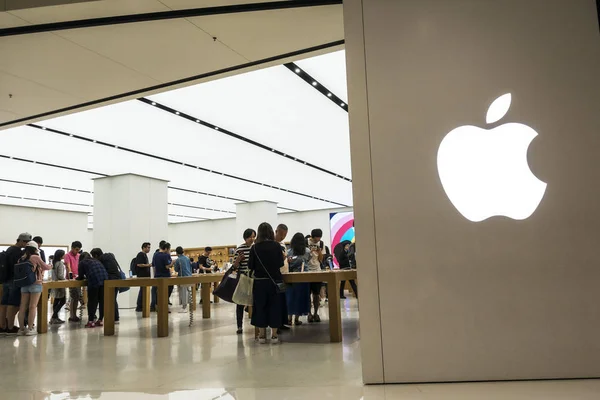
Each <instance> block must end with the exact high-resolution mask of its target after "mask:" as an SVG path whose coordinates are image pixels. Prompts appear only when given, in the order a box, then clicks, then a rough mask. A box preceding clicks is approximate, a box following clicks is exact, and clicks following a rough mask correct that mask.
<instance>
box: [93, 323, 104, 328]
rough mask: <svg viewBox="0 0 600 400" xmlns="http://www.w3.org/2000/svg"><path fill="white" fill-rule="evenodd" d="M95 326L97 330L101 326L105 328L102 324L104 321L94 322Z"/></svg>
mask: <svg viewBox="0 0 600 400" xmlns="http://www.w3.org/2000/svg"><path fill="white" fill-rule="evenodd" d="M94 326H95V327H96V328H97V327H99V326H104V324H103V323H102V321H96V322H94Z"/></svg>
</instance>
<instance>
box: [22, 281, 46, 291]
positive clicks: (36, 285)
mask: <svg viewBox="0 0 600 400" xmlns="http://www.w3.org/2000/svg"><path fill="white" fill-rule="evenodd" d="M21 293H42V285H41V284H39V283H34V284H33V285H29V286H25V287H22V288H21Z"/></svg>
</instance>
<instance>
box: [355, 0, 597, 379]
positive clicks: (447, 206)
mask: <svg viewBox="0 0 600 400" xmlns="http://www.w3.org/2000/svg"><path fill="white" fill-rule="evenodd" d="M344 27H345V30H346V32H345V33H346V35H345V36H346V56H347V67H348V81H349V84H348V89H349V111H350V134H351V146H352V169H353V171H352V172H353V173H352V175H353V185H354V189H355V190H354V211H355V217H356V230H357V233H356V236H357V251H358V252H357V257H358V260H357V261H358V281H359V286H360V291H361V300H360V301H361V304H360V311H361V315H360V323H361V351H362V362H363V376H364V380H365V382H366V383H382V382H385V383H396V382H432V381H434V382H435V381H475V380H503V379H545V378H586V377H598V376H600V347H599V346H598V340H600V339H599V338H600V319H599V318H598V316H599V315H600V302H599V301H598V282H600V268H598V246H597V243H598V241H599V240H598V232H597V229H596V228H595V225H596V222H597V221H599V220H600V207H598V198H599V197H600V185H598V184H597V182H598V177H599V171H600V158H599V157H598V148H599V143H600V142H599V136H598V135H599V132H600V111H599V110H600V74H599V73H598V72H599V71H600V34H599V31H598V16H597V11H596V2H595V1H594V0H578V1H559V0H527V1H520V0H495V1H478V0H453V1H440V0H419V1H416V0H413V1H390V0H368V1H367V0H345V1H344ZM505 93H511V95H512V104H511V105H510V108H508V112H507V113H506V115H505V116H504V117H503V118H502V119H500V120H499V121H496V120H495V119H494V118H489V119H488V118H486V113H487V111H488V107H489V106H490V104H491V103H492V101H493V100H494V99H496V98H497V97H499V96H501V95H503V94H505ZM500 111H506V108H505V109H502V110H500ZM499 114H502V113H499ZM499 116H501V115H499ZM488 121H489V123H488ZM509 123H520V124H525V125H527V126H529V127H531V129H533V130H535V131H536V132H537V133H538V135H537V137H535V138H533V135H531V136H530V137H524V136H523V135H525V136H527V135H528V134H530V133H531V132H532V131H531V130H528V129H522V128H518V127H515V125H506V124H509ZM465 125H471V126H476V127H480V129H479V130H477V129H476V128H467V130H463V132H462V134H463V136H464V139H465V141H464V142H463V143H459V142H460V141H461V137H460V135H458V136H455V137H454V139H453V140H455V142H454V145H456V146H454V147H453V148H452V149H451V150H450V152H452V151H455V153H456V154H450V153H444V155H445V156H447V157H446V158H445V159H444V160H445V161H450V164H453V165H445V166H444V165H442V168H444V171H446V172H449V173H453V172H456V170H455V169H453V168H452V167H453V166H457V165H462V164H461V163H462V162H463V161H466V162H468V161H469V160H471V159H473V158H474V159H476V160H477V162H476V163H473V164H470V165H469V168H465V169H462V170H459V172H461V173H460V174H458V175H457V176H456V177H450V178H457V179H456V180H453V181H450V180H451V179H450V180H449V179H447V178H448V176H447V175H445V176H442V178H440V175H439V173H438V165H437V157H438V149H439V148H440V144H441V143H442V140H444V138H445V137H446V135H447V134H448V133H449V132H450V131H451V130H453V129H455V128H457V127H461V126H465ZM499 127H501V128H499ZM515 128H516V129H515ZM466 131H469V133H466ZM488 139H489V140H488ZM513 139H514V140H513ZM530 139H533V140H532V141H531V143H529V140H530ZM446 143H447V142H446ZM512 150H515V151H512ZM502 151H504V152H505V153H499V152H502ZM453 156H454V158H453ZM502 156H506V157H504V158H502ZM527 164H528V165H529V168H530V169H531V171H532V172H533V174H534V175H535V176H537V178H539V179H540V180H541V181H543V182H545V183H547V185H548V186H547V188H546V190H545V194H544V195H543V198H542V199H541V202H540V203H539V206H538V207H537V209H536V210H535V211H534V212H533V214H531V215H530V216H528V217H527V215H523V217H526V218H525V219H523V218H517V219H512V218H510V217H509V216H510V214H511V213H512V212H514V211H518V210H515V209H513V208H514V207H516V208H519V207H521V206H524V207H525V209H526V210H527V209H528V203H530V202H533V206H535V205H536V204H537V203H536V202H537V200H539V198H537V194H536V193H531V192H529V191H528V189H531V188H533V189H534V192H535V190H536V183H535V179H533V180H531V182H528V181H526V180H523V179H521V178H527V177H528V174H529V171H528V168H527ZM498 166H501V167H504V168H503V169H502V170H501V171H500V172H501V173H500V174H496V175H494V172H495V171H494V170H495V169H497V167H498ZM486 171H488V172H490V174H488V175H486ZM513 171H517V173H516V174H515V175H514V176H513V175H511V172H513ZM496 172H497V171H496ZM480 173H481V175H480ZM486 176H488V177H489V178H486ZM469 177H470V178H475V179H473V181H472V182H470V183H467V179H468V178H469ZM491 177H496V179H495V180H494V182H493V183H494V184H493V185H492V186H491V187H489V189H490V190H487V191H484V193H481V192H480V191H481V190H483V188H485V187H486V186H487V184H488V181H489V179H492V178H491ZM443 182H445V183H444V185H446V184H448V185H450V186H451V185H452V183H458V184H459V185H458V188H457V190H456V191H454V190H453V189H452V188H451V187H449V186H448V187H446V186H447V185H446V186H442V183H443ZM537 188H538V189H539V186H537ZM496 189H499V190H498V195H496V196H493V197H488V198H486V197H485V195H486V194H489V193H491V192H492V191H495V190H496ZM461 191H462V192H464V193H465V194H466V195H467V197H466V198H465V200H466V202H465V203H461V201H460V200H461V199H460V198H458V199H457V196H458V197H460V195H461ZM447 193H448V194H447ZM482 195H483V196H482ZM529 195H531V196H529ZM449 196H450V198H449ZM507 196H512V197H508V198H507ZM451 199H453V201H451ZM473 199H478V201H476V202H474V203H472V202H471V200H473ZM499 199H502V200H504V201H501V202H499V203H498V201H497V200H499ZM455 205H456V207H455ZM498 205H499V206H500V208H498ZM482 207H483V208H485V209H489V211H491V212H492V213H495V214H504V215H509V216H493V217H491V218H489V219H486V220H483V221H479V222H474V220H476V219H477V218H473V215H475V216H477V215H479V214H477V212H478V211H481V210H482ZM534 208H535V207H534ZM484 211H485V210H484ZM525 214H528V212H525ZM463 215H464V216H463ZM512 215H513V216H514V215H515V214H512ZM469 216H470V217H471V218H468V217H469Z"/></svg>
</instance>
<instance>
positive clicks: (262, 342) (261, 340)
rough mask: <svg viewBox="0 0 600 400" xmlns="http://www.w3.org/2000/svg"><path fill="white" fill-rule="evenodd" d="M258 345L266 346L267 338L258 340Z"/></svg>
mask: <svg viewBox="0 0 600 400" xmlns="http://www.w3.org/2000/svg"><path fill="white" fill-rule="evenodd" d="M258 343H259V344H265V343H267V339H265V338H259V339H258Z"/></svg>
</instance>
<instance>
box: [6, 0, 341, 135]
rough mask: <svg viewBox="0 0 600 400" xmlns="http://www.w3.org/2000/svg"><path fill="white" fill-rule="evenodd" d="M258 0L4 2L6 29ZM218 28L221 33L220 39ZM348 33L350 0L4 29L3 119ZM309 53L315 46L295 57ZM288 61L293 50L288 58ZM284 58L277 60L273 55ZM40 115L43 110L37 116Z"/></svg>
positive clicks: (304, 46) (204, 71)
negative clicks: (39, 29) (345, 12)
mask: <svg viewBox="0 0 600 400" xmlns="http://www.w3.org/2000/svg"><path fill="white" fill-rule="evenodd" d="M254 2H256V1H254V0H246V1H239V0H238V1H234V0H226V1H219V0H212V1H207V0H203V1H196V0H161V1H157V0H104V1H96V2H85V3H76V4H68V5H61V6H54V7H44V8H31V9H23V10H15V11H10V12H2V13H0V29H3V28H9V27H16V26H25V25H30V24H41V23H50V22H61V21H71V20H78V19H87V18H96V17H106V16H115V15H127V14H138V13H146V12H156V11H169V10H176V9H186V8H201V7H208V6H215V5H219V6H222V5H227V4H240V3H254ZM263 2H264V0H263ZM213 37H216V38H217V39H216V40H213ZM341 39H343V24H342V6H341V5H333V6H317V7H308V8H297V9H296V8H291V9H284V10H273V11H260V12H244V13H238V14H224V15H212V16H204V17H194V18H187V19H171V20H161V21H153V22H139V23H129V24H121V25H110V26H99V27H91V28H81V29H72V30H60V31H55V32H47V33H35V34H23V35H15V36H5V37H0V54H1V55H2V56H1V57H0V124H2V123H5V124H6V123H9V122H10V121H14V120H17V119H20V118H26V117H31V116H35V115H37V114H42V113H47V112H51V111H54V110H59V109H62V108H65V107H70V106H74V105H78V104H81V103H84V102H90V101H96V100H99V99H105V98H107V97H109V96H114V95H119V94H123V93H127V92H131V91H136V90H144V89H147V88H150V87H153V86H156V85H160V84H165V83H168V82H173V81H176V80H179V79H184V78H189V77H193V76H198V75H201V74H208V73H211V72H214V71H218V70H221V69H224V68H228V67H232V66H238V65H243V64H246V63H249V62H253V61H257V60H262V59H265V58H267V57H273V56H278V55H281V54H286V53H290V52H295V51H300V50H303V49H307V48H311V47H314V46H319V45H323V44H325V43H330V42H335V41H338V40H341ZM338 48H339V47H338ZM331 50H333V49H331ZM314 54H319V52H316V53H314ZM302 57H306V55H299V56H294V57H293V58H294V59H297V58H302ZM285 61H287V60H281V61H278V62H279V63H281V62H285ZM274 64H276V63H271V64H269V65H274ZM256 68H258V67H256V66H253V67H251V68H247V69H245V70H240V71H236V72H235V73H237V72H244V71H248V70H251V69H256ZM226 75H231V73H228V74H226ZM214 78H215V77H210V78H205V79H201V80H198V81H197V82H202V81H206V80H209V79H214ZM187 84H189V83H186V85H187ZM164 90H165V89H159V90H152V91H151V92H153V93H156V92H160V91H164ZM9 94H11V95H12V97H9ZM139 95H140V94H136V95H133V96H129V98H134V97H138V96H139ZM114 101H119V100H108V101H106V102H105V103H104V104H110V103H112V102H114ZM95 106H96V105H95ZM39 119H41V118H37V120H39ZM28 122H29V121H28ZM5 127H6V126H5ZM0 129H2V127H0Z"/></svg>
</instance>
